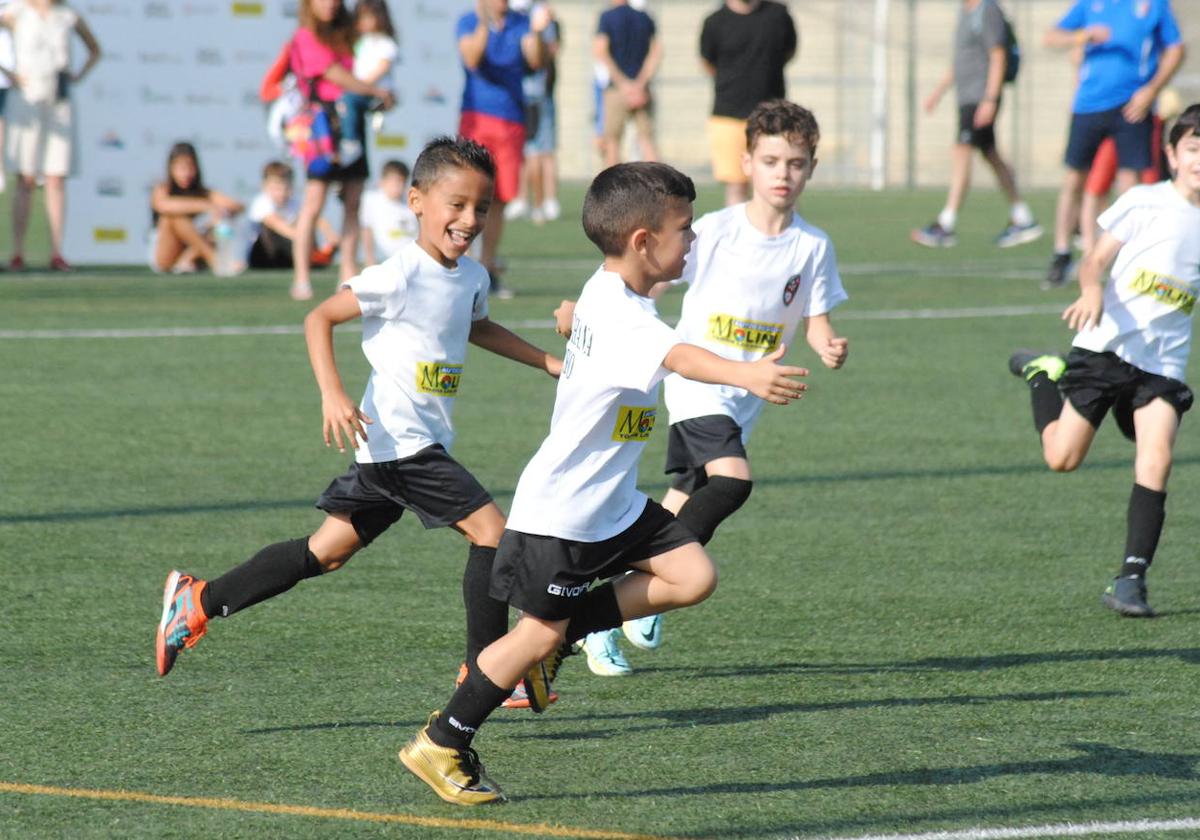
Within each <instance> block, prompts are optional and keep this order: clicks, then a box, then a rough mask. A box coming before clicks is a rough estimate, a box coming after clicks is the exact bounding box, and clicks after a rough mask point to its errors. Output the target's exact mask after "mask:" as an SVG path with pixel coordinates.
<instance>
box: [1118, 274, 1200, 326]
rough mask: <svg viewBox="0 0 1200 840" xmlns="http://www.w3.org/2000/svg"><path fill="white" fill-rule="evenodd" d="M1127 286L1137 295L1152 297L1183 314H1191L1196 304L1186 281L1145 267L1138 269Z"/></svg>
mask: <svg viewBox="0 0 1200 840" xmlns="http://www.w3.org/2000/svg"><path fill="white" fill-rule="evenodd" d="M1129 288H1131V289H1133V291H1135V292H1137V293H1138V294H1139V295H1144V296H1145V297H1151V298H1154V299H1155V300H1157V301H1158V302H1159V303H1161V304H1164V305H1166V306H1169V307H1171V308H1172V309H1178V310H1179V311H1180V312H1182V313H1183V314H1185V315H1191V314H1192V310H1193V309H1194V308H1195V306H1196V296H1195V295H1194V294H1192V292H1191V290H1190V289H1189V288H1188V284H1187V283H1186V282H1184V281H1183V280H1180V279H1178V278H1176V277H1171V276H1170V275H1167V274H1158V273H1157V272H1154V271H1150V270H1149V269H1146V268H1141V269H1138V272H1137V274H1135V275H1134V276H1133V279H1132V280H1131V281H1129Z"/></svg>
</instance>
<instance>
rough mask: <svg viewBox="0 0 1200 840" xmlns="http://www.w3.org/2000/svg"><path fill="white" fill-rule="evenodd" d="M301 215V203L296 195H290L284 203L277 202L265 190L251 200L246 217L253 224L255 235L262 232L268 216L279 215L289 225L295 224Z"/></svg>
mask: <svg viewBox="0 0 1200 840" xmlns="http://www.w3.org/2000/svg"><path fill="white" fill-rule="evenodd" d="M299 215H300V204H299V202H297V201H296V198H295V196H290V197H289V198H288V200H287V201H285V202H284V203H283V204H276V203H275V202H274V201H272V200H271V197H270V196H268V195H267V194H266V193H265V192H260V193H259V194H258V195H256V196H254V200H253V201H251V202H250V207H249V208H247V210H246V218H247V219H248V220H249V222H250V224H251V225H252V227H253V234H254V235H255V236H258V234H259V233H261V232H262V225H263V222H264V221H266V218H267V217H268V216H278V217H279V218H281V219H283V220H284V221H285V222H287V223H288V224H289V225H294V224H295V223H296V218H297V217H298V216H299Z"/></svg>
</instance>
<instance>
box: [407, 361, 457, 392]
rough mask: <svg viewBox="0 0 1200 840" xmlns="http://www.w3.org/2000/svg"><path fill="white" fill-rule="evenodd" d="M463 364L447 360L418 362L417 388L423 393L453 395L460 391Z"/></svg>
mask: <svg viewBox="0 0 1200 840" xmlns="http://www.w3.org/2000/svg"><path fill="white" fill-rule="evenodd" d="M462 372H463V366H462V365H455V364H449V363H447V362H417V390H418V391H420V392H421V393H423V394H435V395H436V396H439V397H453V396H454V395H456V394H457V393H458V383H459V381H460V380H461V379H462Z"/></svg>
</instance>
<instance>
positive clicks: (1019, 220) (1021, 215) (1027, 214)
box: [1008, 201, 1033, 227]
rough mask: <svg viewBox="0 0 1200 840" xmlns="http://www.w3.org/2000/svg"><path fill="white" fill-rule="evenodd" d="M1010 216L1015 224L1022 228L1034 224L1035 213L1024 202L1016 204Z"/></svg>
mask: <svg viewBox="0 0 1200 840" xmlns="http://www.w3.org/2000/svg"><path fill="white" fill-rule="evenodd" d="M1008 215H1009V218H1010V219H1012V221H1013V224H1018V225H1021V226H1022V227H1024V226H1025V225H1031V224H1033V211H1032V210H1030V209H1029V205H1028V204H1026V203H1025V202H1024V201H1018V202H1017V203H1016V204H1014V205H1013V206H1012V210H1010V211H1009V214H1008Z"/></svg>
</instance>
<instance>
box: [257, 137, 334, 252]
mask: <svg viewBox="0 0 1200 840" xmlns="http://www.w3.org/2000/svg"><path fill="white" fill-rule="evenodd" d="M293 177H294V172H293V171H292V167H291V166H290V165H288V164H286V163H284V162H283V161H279V160H272V161H269V162H268V163H267V165H266V166H264V167H263V170H262V188H261V189H260V190H259V193H258V195H256V196H255V197H254V200H253V201H251V202H250V208H249V209H248V210H247V211H246V218H247V219H249V220H250V223H251V224H252V225H253V226H254V229H253V234H254V235H253V239H252V241H251V244H250V252H249V254H248V255H247V257H246V259H247V262H248V264H249V266H250V268H268V269H269V268H279V269H288V268H291V267H292V240H293V239H295V238H296V217H297V216H299V215H300V203H299V202H298V201H296V198H295V196H294V195H293V193H292V179H293ZM317 229H318V230H319V231H320V232H321V236H322V237H324V239H325V242H326V243H327V244H326V245H323V246H321V247H320V248H314V249H313V253H312V264H313V265H314V266H317V267H321V266H327V265H329V263H330V261H331V260H332V259H333V254H334V251H336V250H337V245H336V243H337V241H338V238H339V237H338V232H337V231H335V230H334V229H333V226H332V225H331V224H329V222H328V221H326V220H325V218H324V217H321V218H319V219H317Z"/></svg>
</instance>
